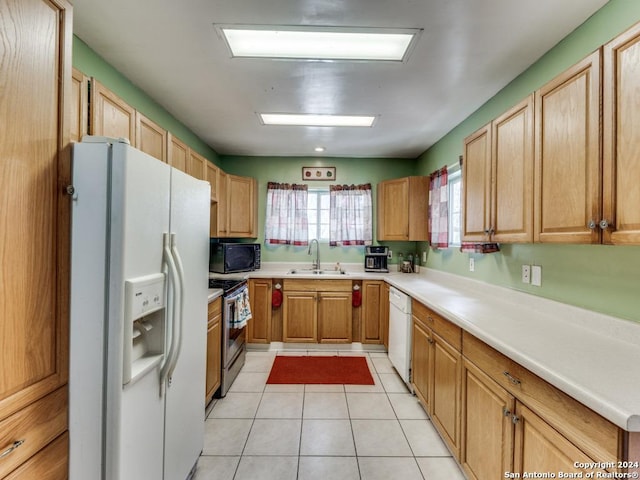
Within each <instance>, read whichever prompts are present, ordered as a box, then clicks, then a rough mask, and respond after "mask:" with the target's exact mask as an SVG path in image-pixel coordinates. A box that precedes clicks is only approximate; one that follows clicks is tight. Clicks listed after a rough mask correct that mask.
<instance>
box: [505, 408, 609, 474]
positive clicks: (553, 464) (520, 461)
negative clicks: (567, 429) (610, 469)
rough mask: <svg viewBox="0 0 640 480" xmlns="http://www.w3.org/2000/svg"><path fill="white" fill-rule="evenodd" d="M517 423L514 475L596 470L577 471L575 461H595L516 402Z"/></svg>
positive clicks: (587, 462) (578, 470) (584, 471)
mask: <svg viewBox="0 0 640 480" xmlns="http://www.w3.org/2000/svg"><path fill="white" fill-rule="evenodd" d="M515 421H516V422H517V423H516V432H515V451H514V472H515V473H520V474H521V475H522V473H523V472H552V473H555V474H556V475H557V474H558V472H563V473H577V472H583V475H584V473H586V472H587V471H589V472H593V471H594V470H593V469H590V470H581V469H578V468H576V467H575V466H574V464H575V463H576V462H581V463H586V464H589V463H594V461H593V460H592V459H591V458H589V457H588V456H587V455H585V454H584V453H582V451H581V450H580V449H578V448H577V447H576V446H575V445H574V444H573V443H571V442H569V440H567V439H566V438H565V437H563V436H562V435H560V434H559V433H558V432H557V431H555V430H554V429H553V428H551V427H550V426H549V425H548V424H547V423H545V421H544V420H542V419H541V418H540V417H538V416H537V415H536V414H535V413H533V412H532V411H531V410H529V409H528V408H527V407H525V406H524V405H522V404H521V403H519V402H516V417H515ZM608 461H614V459H610V460H608ZM595 471H596V472H598V471H601V470H595Z"/></svg>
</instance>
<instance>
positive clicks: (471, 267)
mask: <svg viewBox="0 0 640 480" xmlns="http://www.w3.org/2000/svg"><path fill="white" fill-rule="evenodd" d="M469 271H470V272H475V271H476V261H475V259H474V258H473V257H472V258H470V259H469Z"/></svg>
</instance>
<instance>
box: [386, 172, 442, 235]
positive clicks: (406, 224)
mask: <svg viewBox="0 0 640 480" xmlns="http://www.w3.org/2000/svg"><path fill="white" fill-rule="evenodd" d="M377 189H378V202H377V203H378V206H377V209H378V238H377V239H378V240H387V241H406V240H409V241H425V240H427V239H428V231H427V230H428V228H427V209H428V204H429V177H424V176H423V177H404V178H397V179H394V180H387V181H384V182H381V183H379V184H378V187H377Z"/></svg>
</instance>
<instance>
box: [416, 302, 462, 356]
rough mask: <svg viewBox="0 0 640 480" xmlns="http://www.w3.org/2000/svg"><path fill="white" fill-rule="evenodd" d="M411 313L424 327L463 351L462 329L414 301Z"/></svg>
mask: <svg viewBox="0 0 640 480" xmlns="http://www.w3.org/2000/svg"><path fill="white" fill-rule="evenodd" d="M411 311H412V313H413V315H414V316H415V317H416V318H417V319H418V320H420V322H421V323H422V324H423V326H425V327H427V328H430V329H431V330H433V331H434V332H435V333H437V334H438V335H439V336H440V337H441V338H442V339H443V340H445V341H446V342H447V343H449V345H451V346H452V347H453V348H455V349H456V350H458V351H461V350H462V329H461V328H460V327H458V326H457V325H454V324H453V323H451V322H450V321H449V320H446V319H444V318H442V317H441V316H440V315H438V314H437V313H435V312H434V311H433V310H431V309H430V308H428V307H425V306H424V305H423V304H422V303H420V302H418V301H416V300H412V302H411Z"/></svg>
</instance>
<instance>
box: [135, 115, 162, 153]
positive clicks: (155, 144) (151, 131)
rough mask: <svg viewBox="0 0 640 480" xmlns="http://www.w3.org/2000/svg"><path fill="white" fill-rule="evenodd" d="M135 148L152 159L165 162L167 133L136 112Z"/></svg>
mask: <svg viewBox="0 0 640 480" xmlns="http://www.w3.org/2000/svg"><path fill="white" fill-rule="evenodd" d="M135 145H136V147H137V148H138V149H139V150H142V151H143V152H145V153H148V154H149V155H151V156H152V157H155V158H157V159H158V160H162V161H163V162H166V161H167V131H166V130H165V129H164V128H162V127H161V126H160V125H158V124H157V123H155V122H153V121H152V120H149V119H148V118H147V117H145V116H144V115H142V114H141V113H140V112H138V111H136V143H135Z"/></svg>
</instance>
